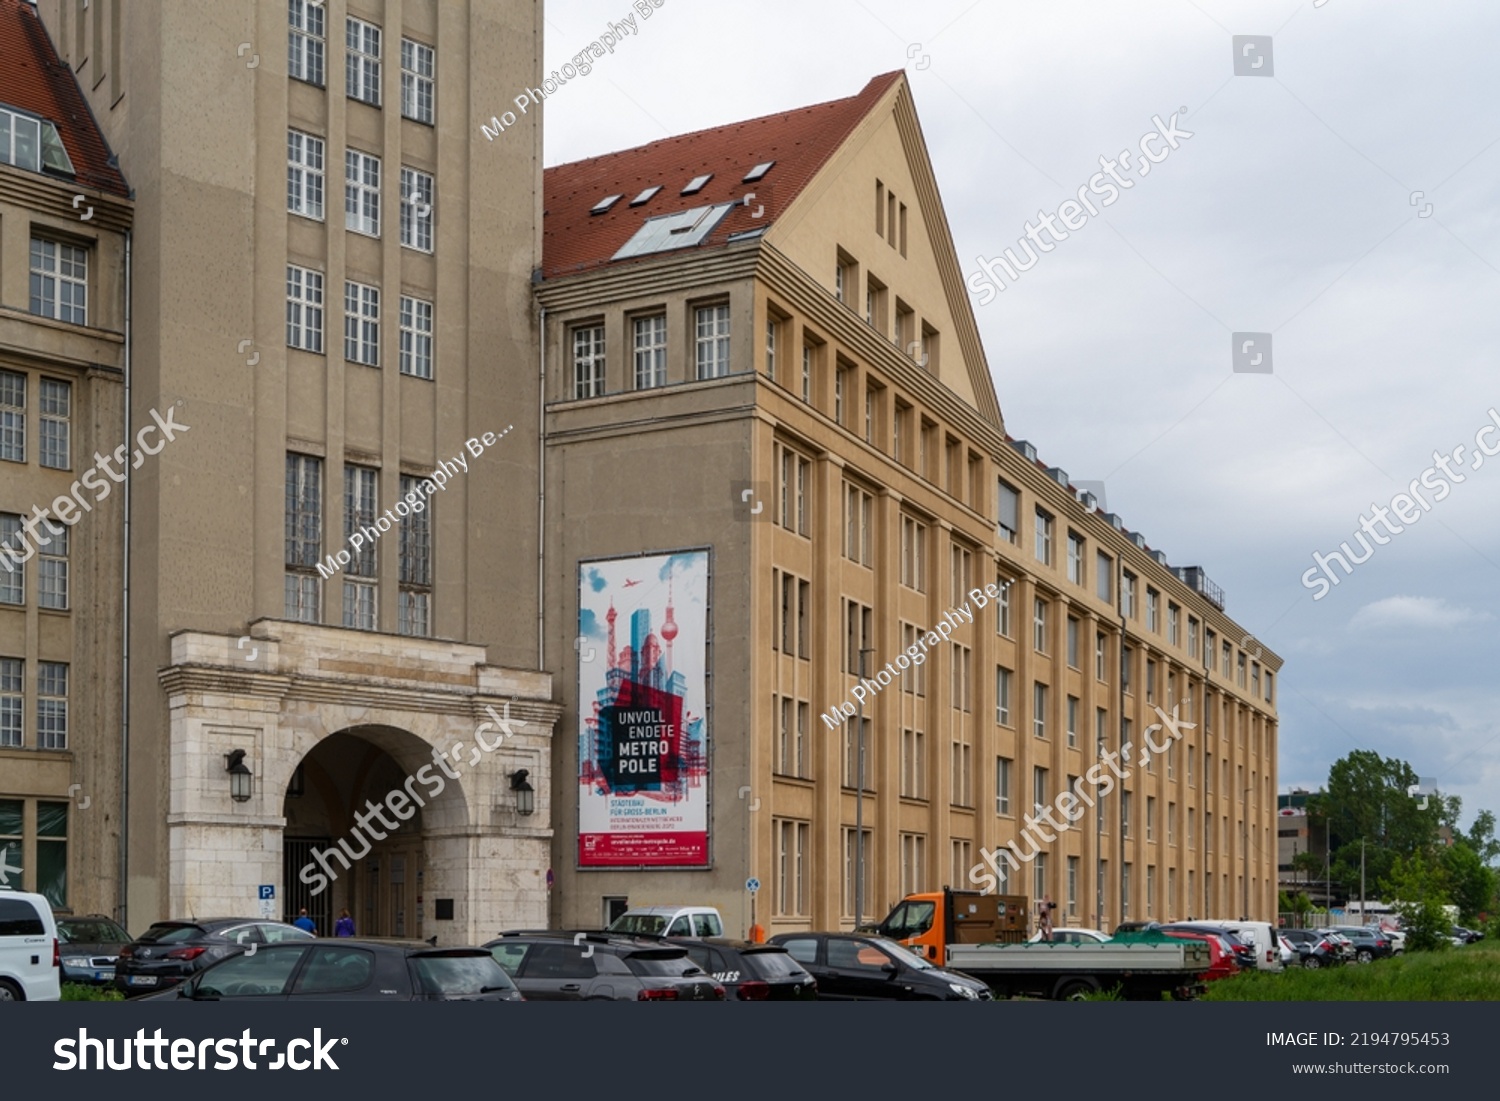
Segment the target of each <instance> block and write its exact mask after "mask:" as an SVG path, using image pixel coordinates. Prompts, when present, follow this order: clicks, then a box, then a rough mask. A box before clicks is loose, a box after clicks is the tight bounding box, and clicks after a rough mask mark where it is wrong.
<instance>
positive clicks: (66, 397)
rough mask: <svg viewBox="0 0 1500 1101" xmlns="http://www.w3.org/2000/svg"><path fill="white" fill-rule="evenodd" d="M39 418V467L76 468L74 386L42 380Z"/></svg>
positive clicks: (38, 402)
mask: <svg viewBox="0 0 1500 1101" xmlns="http://www.w3.org/2000/svg"><path fill="white" fill-rule="evenodd" d="M37 391H38V393H37V414H38V417H39V419H40V422H41V423H40V428H41V431H40V432H39V433H38V439H37V463H38V464H39V465H41V466H44V467H47V468H48V469H50V470H71V469H72V468H73V457H72V456H73V431H72V417H73V384H72V383H71V382H68V381H66V380H65V379H60V378H47V377H45V376H43V377H42V378H41V379H40V380H39V382H38V385H37Z"/></svg>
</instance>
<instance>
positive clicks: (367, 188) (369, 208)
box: [344, 149, 380, 237]
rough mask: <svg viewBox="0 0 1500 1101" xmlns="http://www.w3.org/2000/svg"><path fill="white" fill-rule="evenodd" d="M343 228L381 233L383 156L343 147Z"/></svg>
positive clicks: (373, 233)
mask: <svg viewBox="0 0 1500 1101" xmlns="http://www.w3.org/2000/svg"><path fill="white" fill-rule="evenodd" d="M344 228H345V229H347V230H349V231H350V232H351V233H359V234H362V235H363V236H366V237H379V236H380V158H379V157H377V156H374V155H373V154H370V153H365V152H362V151H361V150H358V149H345V150H344Z"/></svg>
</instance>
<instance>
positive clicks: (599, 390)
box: [573, 325, 604, 398]
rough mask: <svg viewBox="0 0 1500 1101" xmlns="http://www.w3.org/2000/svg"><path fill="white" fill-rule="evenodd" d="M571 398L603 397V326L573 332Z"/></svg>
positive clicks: (586, 327) (592, 326)
mask: <svg viewBox="0 0 1500 1101" xmlns="http://www.w3.org/2000/svg"><path fill="white" fill-rule="evenodd" d="M573 396H574V397H575V398H598V397H603V396H604V326H603V325H587V326H584V327H582V328H578V329H574V330H573Z"/></svg>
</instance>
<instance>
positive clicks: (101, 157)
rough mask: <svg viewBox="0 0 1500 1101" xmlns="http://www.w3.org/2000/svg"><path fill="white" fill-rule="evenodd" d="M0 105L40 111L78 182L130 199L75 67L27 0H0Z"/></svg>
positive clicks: (36, 112)
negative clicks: (65, 59)
mask: <svg viewBox="0 0 1500 1101" xmlns="http://www.w3.org/2000/svg"><path fill="white" fill-rule="evenodd" d="M0 104H4V105H6V106H9V107H16V108H19V109H20V110H22V111H26V112H29V113H31V114H33V115H40V116H41V117H42V118H44V119H46V120H47V121H48V122H51V123H53V124H54V125H55V126H56V127H57V131H58V134H59V135H61V137H62V143H63V148H65V149H66V150H67V151H68V157H69V159H70V160H72V162H73V171H74V173H75V179H76V180H77V182H78V183H79V184H80V185H81V186H83V187H89V188H93V189H94V190H97V191H112V192H114V193H115V194H116V195H123V196H126V197H129V195H130V188H129V186H128V185H127V184H126V183H125V177H124V176H123V175H122V174H121V173H120V170H119V169H118V168H116V167H115V166H113V165H111V164H110V163H109V157H110V152H109V146H108V144H106V143H105V141H104V135H103V134H102V133H100V132H99V126H98V124H97V123H96V122H95V121H94V115H93V112H91V111H90V110H89V105H88V101H87V100H85V99H84V98H83V92H82V91H81V90H80V89H79V87H78V82H77V81H75V80H74V79H73V70H72V69H71V68H69V67H68V65H67V63H66V62H63V61H61V60H60V59H59V58H58V56H57V51H56V50H54V49H53V48H52V39H51V38H49V37H48V36H47V29H46V28H45V27H44V26H42V21H41V18H40V17H39V16H38V15H37V13H36V9H35V8H34V7H32V6H31V5H30V4H28V3H26V2H25V0H0ZM49 175H50V173H49Z"/></svg>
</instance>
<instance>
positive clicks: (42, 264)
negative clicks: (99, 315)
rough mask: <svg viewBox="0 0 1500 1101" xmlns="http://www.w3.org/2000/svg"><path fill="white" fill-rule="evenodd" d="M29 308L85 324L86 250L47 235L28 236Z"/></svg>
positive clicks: (39, 314) (87, 282)
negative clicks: (29, 241) (29, 252)
mask: <svg viewBox="0 0 1500 1101" xmlns="http://www.w3.org/2000/svg"><path fill="white" fill-rule="evenodd" d="M30 273H31V280H30V310H31V312H32V313H33V314H35V315H36V316H37V317H45V318H49V319H50V320H53V321H64V322H67V323H68V324H70V325H87V324H88V323H89V250H88V249H86V248H83V247H82V246H80V245H70V244H68V243H67V242H65V241H56V240H53V239H52V238H50V237H33V238H31V259H30Z"/></svg>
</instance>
